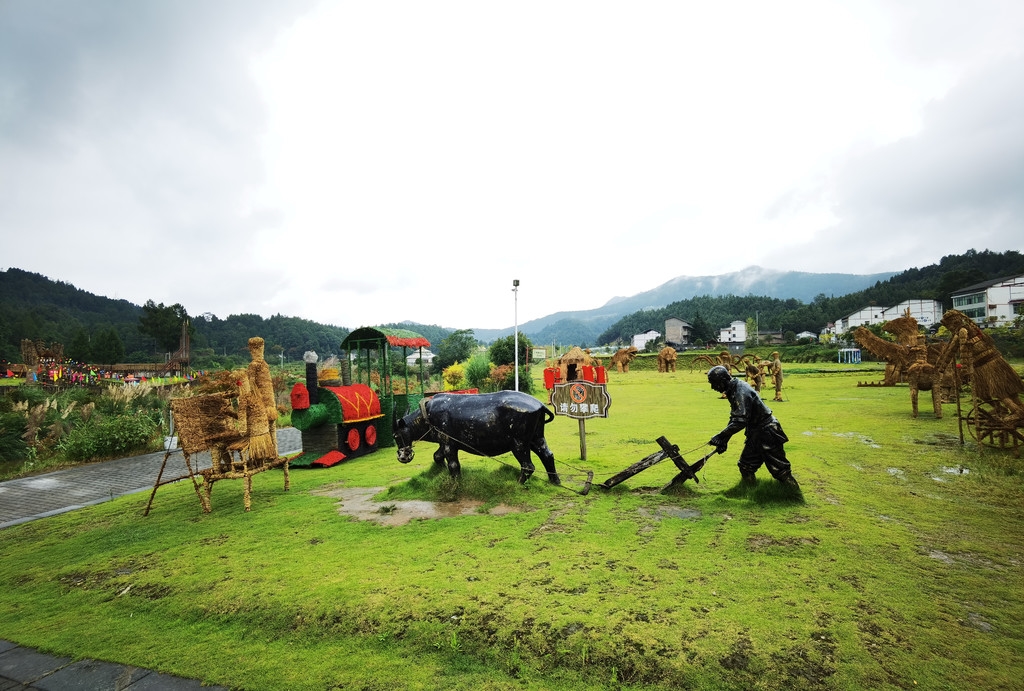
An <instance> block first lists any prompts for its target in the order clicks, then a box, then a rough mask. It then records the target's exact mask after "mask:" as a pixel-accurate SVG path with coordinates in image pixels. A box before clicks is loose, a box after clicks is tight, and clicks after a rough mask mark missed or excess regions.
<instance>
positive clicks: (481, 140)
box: [0, 0, 1024, 328]
mask: <svg viewBox="0 0 1024 691" xmlns="http://www.w3.org/2000/svg"><path fill="white" fill-rule="evenodd" d="M0 239H2V245H0V248H2V249H0V269H3V268H9V267H18V268H21V269H25V270H29V271H34V272H38V273H41V274H43V275H46V276H49V277H50V278H53V279H56V280H62V281H65V282H68V283H72V284H74V285H75V286H77V287H79V288H82V289H83V290H87V291H89V292H92V293H96V294H100V295H106V296H109V297H117V298H124V299H127V300H129V301H131V302H134V303H136V304H142V303H144V302H145V301H146V300H149V299H152V300H154V301H156V302H158V303H165V304H172V303H181V304H183V305H184V306H185V308H186V309H187V310H188V312H189V313H190V314H192V315H199V314H201V313H204V312H212V313H214V314H216V315H217V316H219V317H221V318H224V317H227V316H228V315H230V314H238V313H255V314H261V315H263V316H265V317H269V316H271V315H273V314H278V313H280V314H284V315H287V316H298V317H303V318H307V319H313V320H316V321H319V322H324V323H329V324H335V325H339V326H347V327H350V328H355V327H358V326H364V325H374V324H382V323H387V322H394V321H401V320H405V319H410V320H413V321H416V322H420V323H425V324H438V325H441V326H447V327H459V328H470V327H479V328H502V327H511V326H512V323H513V321H514V320H516V319H518V322H519V323H520V324H522V323H523V322H525V321H528V320H530V319H534V318H538V317H542V316H545V315H547V314H550V313H552V312H556V311H561V310H578V309H590V308H594V307H598V306H600V305H602V304H604V303H605V302H607V301H608V300H609V299H610V298H612V297H614V296H618V295H633V294H635V293H638V292H642V291H644V290H649V289H651V288H654V287H656V286H657V285H659V284H661V283H663V282H665V281H667V280H669V279H671V278H674V277H676V276H680V275H689V276H699V275H717V274H722V273H728V272H732V271H737V270H740V269H742V268H744V267H746V266H750V265H755V264H756V265H759V266H762V267H766V268H770V269H779V270H799V271H814V272H842V273H873V272H880V271H902V270H903V269H906V268H910V267H914V266H925V265H928V264H932V263H935V262H937V261H938V260H939V259H940V258H941V257H942V256H944V255H947V254H957V253H961V252H963V251H965V250H967V249H970V248H975V249H978V250H982V249H991V250H993V251H1005V250H1009V249H1015V250H1022V249H1024V3H1021V2H1020V1H1019V0H1007V1H1005V2H1001V1H998V0H974V1H972V2H969V3H968V2H962V1H961V0H948V1H944V0H919V1H914V0H910V1H902V2H895V1H889V2H877V3H876V2H868V1H866V0H851V1H850V2H826V1H824V0H810V1H808V2H786V1H782V0H780V1H779V2H764V1H763V0H752V1H750V2H696V1H694V2H686V1H683V0H673V1H670V2H643V3H621V2H599V1H594V0H587V1H585V2H558V1H557V0H545V1H543V2H529V1H523V0H519V1H517V2H505V3H499V2H481V1H480V0H469V1H467V2H423V1H422V0H417V1H415V2H323V3H318V2H315V1H312V0H310V1H304V2H284V1H278V2H272V1H270V0H237V1H225V0H220V1H216V2H210V1H208V0H147V1H146V2H126V1H124V0H117V1H112V0H111V1H103V0H89V1H88V2H82V1H80V0H0ZM513 279H519V280H520V281H521V286H520V289H519V292H518V294H517V295H516V296H514V295H513V293H512V290H511V288H512V281H513Z"/></svg>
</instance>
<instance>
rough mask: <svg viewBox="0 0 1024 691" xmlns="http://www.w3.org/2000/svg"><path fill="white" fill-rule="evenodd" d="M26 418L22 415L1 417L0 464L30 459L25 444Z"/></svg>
mask: <svg viewBox="0 0 1024 691" xmlns="http://www.w3.org/2000/svg"><path fill="white" fill-rule="evenodd" d="M24 437H25V416H24V415H22V414H21V413H3V414H2V415H0V462H4V461H21V460H24V459H26V458H28V455H29V452H28V444H26V443H25V439H24Z"/></svg>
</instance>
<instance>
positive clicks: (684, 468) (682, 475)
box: [598, 437, 718, 492]
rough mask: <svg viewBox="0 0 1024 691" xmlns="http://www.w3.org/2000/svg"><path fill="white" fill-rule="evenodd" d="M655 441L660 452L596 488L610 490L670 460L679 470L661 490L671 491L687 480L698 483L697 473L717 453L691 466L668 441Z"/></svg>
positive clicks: (660, 438)
mask: <svg viewBox="0 0 1024 691" xmlns="http://www.w3.org/2000/svg"><path fill="white" fill-rule="evenodd" d="M656 441H657V442H658V446H660V447H661V451H655V452H654V453H652V454H651V455H650V456H647V457H646V458H643V459H641V460H639V461H637V462H636V463H634V464H633V465H631V466H629V467H628V468H626V469H625V470H623V471H622V472H619V473H616V474H615V475H613V476H611V477H610V478H608V479H607V480H605V481H604V482H602V483H601V484H599V485H598V487H603V488H604V489H611V488H612V487H614V486H615V485H617V484H619V483H620V482H622V481H624V480H628V479H629V478H631V477H633V476H634V475H636V474H637V473H640V472H643V471H644V470H647V469H648V468H652V467H654V466H655V465H657V464H658V463H661V462H662V461H664V460H665V459H666V458H670V459H672V463H674V464H675V466H676V468H678V469H679V472H678V473H677V474H676V476H675V477H674V478H672V481H671V482H669V483H668V484H667V485H665V486H664V487H662V488H661V491H662V492H665V491H666V490H668V489H671V488H672V487H678V486H680V485H682V484H683V483H684V482H686V481H687V480H693V481H694V482H698V483H699V482H700V478H698V477H697V471H698V470H700V469H701V468H703V467H704V464H705V463H707V461H708V459H709V458H711V457H712V456H714V455H715V454H716V453H718V451H717V450H715V451H712V452H711V453H709V454H708V455H706V456H704V457H703V458H701V459H700V460H698V461H696V462H694V463H693V465H690V464H689V463H687V462H686V460H685V459H684V458H683V456H682V454H680V453H679V447H678V446H676V445H675V444H672V443H670V442H669V440H668V439H666V438H665V437H658V439H657V440H656ZM701 446H707V444H701ZM697 448H698V449H699V448H700V446H698V447H697Z"/></svg>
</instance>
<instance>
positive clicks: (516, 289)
mask: <svg viewBox="0 0 1024 691" xmlns="http://www.w3.org/2000/svg"><path fill="white" fill-rule="evenodd" d="M512 293H513V295H514V296H515V298H514V300H515V325H514V326H513V327H512V333H513V334H514V335H513V337H512V343H513V346H512V347H513V348H514V351H513V352H515V368H516V391H519V279H518V278H513V279H512Z"/></svg>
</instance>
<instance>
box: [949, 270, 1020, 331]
mask: <svg viewBox="0 0 1024 691" xmlns="http://www.w3.org/2000/svg"><path fill="white" fill-rule="evenodd" d="M952 298H953V308H954V309H957V310H960V311H961V312H963V313H964V314H966V315H967V316H968V317H970V318H971V319H973V320H974V321H975V322H976V323H977V324H980V325H984V326H1002V325H1004V324H1007V323H1009V322H1012V321H1013V320H1014V319H1016V318H1017V317H1019V316H1021V315H1024V276H1010V277H1008V278H997V279H995V280H991V281H983V282H982V283H975V284H974V285H972V286H967V287H966V288H961V289H960V290H958V291H956V292H955V293H953V295H952Z"/></svg>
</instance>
